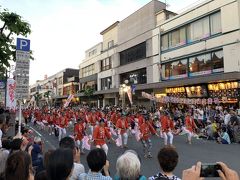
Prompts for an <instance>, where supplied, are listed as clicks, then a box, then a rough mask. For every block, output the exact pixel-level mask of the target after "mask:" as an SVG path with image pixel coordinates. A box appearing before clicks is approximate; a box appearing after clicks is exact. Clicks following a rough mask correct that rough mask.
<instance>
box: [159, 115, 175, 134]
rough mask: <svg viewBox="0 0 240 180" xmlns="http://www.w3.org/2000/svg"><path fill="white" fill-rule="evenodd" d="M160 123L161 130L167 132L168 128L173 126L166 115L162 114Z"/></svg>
mask: <svg viewBox="0 0 240 180" xmlns="http://www.w3.org/2000/svg"><path fill="white" fill-rule="evenodd" d="M161 125H162V132H166V133H168V132H169V129H173V128H174V124H173V121H172V120H171V119H170V118H169V117H167V116H162V117H161Z"/></svg>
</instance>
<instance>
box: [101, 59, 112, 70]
mask: <svg viewBox="0 0 240 180" xmlns="http://www.w3.org/2000/svg"><path fill="white" fill-rule="evenodd" d="M111 68H112V61H111V57H108V58H106V59H104V60H102V61H101V71H105V70H108V69H111Z"/></svg>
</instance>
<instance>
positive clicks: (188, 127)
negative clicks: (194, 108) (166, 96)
mask: <svg viewBox="0 0 240 180" xmlns="http://www.w3.org/2000/svg"><path fill="white" fill-rule="evenodd" d="M194 129H197V125H196V124H195V122H194V119H193V117H192V116H191V115H190V112H187V116H186V118H185V127H184V131H185V132H186V133H187V143H188V144H192V136H193V130H194Z"/></svg>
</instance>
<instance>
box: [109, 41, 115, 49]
mask: <svg viewBox="0 0 240 180" xmlns="http://www.w3.org/2000/svg"><path fill="white" fill-rule="evenodd" d="M113 46H114V41H113V40H111V41H109V42H108V49H109V48H111V47H113Z"/></svg>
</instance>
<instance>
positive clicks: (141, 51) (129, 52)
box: [120, 42, 146, 65]
mask: <svg viewBox="0 0 240 180" xmlns="http://www.w3.org/2000/svg"><path fill="white" fill-rule="evenodd" d="M144 58H146V42H143V43H141V44H138V45H136V46H134V47H131V48H129V49H126V50H124V51H122V52H120V65H124V64H127V63H131V62H134V61H138V60H141V59H144Z"/></svg>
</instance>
